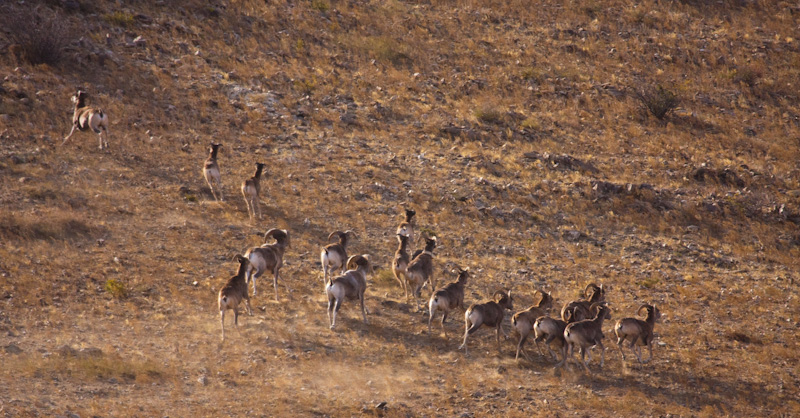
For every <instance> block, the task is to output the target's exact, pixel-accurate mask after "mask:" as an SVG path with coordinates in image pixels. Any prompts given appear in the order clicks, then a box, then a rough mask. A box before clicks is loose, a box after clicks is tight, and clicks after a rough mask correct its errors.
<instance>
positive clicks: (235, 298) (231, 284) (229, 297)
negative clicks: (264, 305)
mask: <svg viewBox="0 0 800 418" xmlns="http://www.w3.org/2000/svg"><path fill="white" fill-rule="evenodd" d="M236 261H238V262H239V270H238V271H237V272H236V275H235V276H233V277H231V278H230V279H228V282H227V283H226V284H225V287H223V288H222V289H220V291H219V297H218V302H219V316H220V318H219V320H220V323H221V324H222V341H225V311H226V310H228V309H231V310H233V323H234V324H235V325H236V326H237V327H238V326H239V303H240V302H241V301H242V300H244V302H245V306H246V307H247V313H248V314H250V315H252V314H253V310H252V309H251V308H250V297H249V296H248V295H247V282H246V281H245V275H246V274H247V268H248V267H249V265H250V260H248V259H247V257H245V256H243V255H241V254H237V255H236Z"/></svg>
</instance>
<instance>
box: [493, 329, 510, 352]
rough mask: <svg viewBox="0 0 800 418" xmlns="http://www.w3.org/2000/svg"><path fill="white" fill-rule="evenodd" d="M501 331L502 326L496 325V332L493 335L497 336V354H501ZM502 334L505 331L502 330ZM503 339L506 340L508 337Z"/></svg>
mask: <svg viewBox="0 0 800 418" xmlns="http://www.w3.org/2000/svg"><path fill="white" fill-rule="evenodd" d="M501 330H503V326H502V324H498V325H497V330H496V332H495V335H496V336H497V352H498V353H500V352H502V350H501V348H500V331H501ZM503 334H505V330H503ZM505 337H506V339H508V335H506V336H505Z"/></svg>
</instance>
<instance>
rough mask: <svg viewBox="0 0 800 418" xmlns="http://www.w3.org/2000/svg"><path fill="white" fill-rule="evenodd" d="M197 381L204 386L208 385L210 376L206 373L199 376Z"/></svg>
mask: <svg viewBox="0 0 800 418" xmlns="http://www.w3.org/2000/svg"><path fill="white" fill-rule="evenodd" d="M197 383H200V384H201V385H203V386H206V385H208V377H206V376H205V375H202V376H200V377H198V378H197Z"/></svg>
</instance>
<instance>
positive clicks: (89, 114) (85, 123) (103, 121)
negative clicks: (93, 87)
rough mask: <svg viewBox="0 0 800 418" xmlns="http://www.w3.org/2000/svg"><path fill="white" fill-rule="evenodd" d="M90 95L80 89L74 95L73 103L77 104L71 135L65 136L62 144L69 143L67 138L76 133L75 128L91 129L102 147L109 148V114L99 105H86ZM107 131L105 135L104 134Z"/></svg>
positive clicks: (73, 115)
mask: <svg viewBox="0 0 800 418" xmlns="http://www.w3.org/2000/svg"><path fill="white" fill-rule="evenodd" d="M88 96H89V95H88V94H87V93H86V92H85V91H83V90H81V89H78V91H77V93H75V95H74V96H72V103H74V104H75V108H74V112H73V113H72V130H70V131H69V135H67V137H66V138H64V141H63V142H62V143H61V145H64V144H66V143H67V140H69V139H70V137H72V134H74V133H75V129H78V130H80V131H85V130H87V129H91V130H93V131H94V133H96V134H97V137H98V140H99V141H100V147H99V148H100V149H103V148H108V115H106V113H105V112H103V109H100V108H99V107H92V106H87V105H86V98H87V97H88ZM103 132H105V136H103Z"/></svg>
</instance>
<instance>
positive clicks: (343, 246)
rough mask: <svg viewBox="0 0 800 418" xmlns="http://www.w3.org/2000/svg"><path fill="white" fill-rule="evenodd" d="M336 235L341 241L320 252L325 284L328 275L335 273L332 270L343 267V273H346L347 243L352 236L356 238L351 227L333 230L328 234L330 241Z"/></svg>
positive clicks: (327, 246)
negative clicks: (344, 229)
mask: <svg viewBox="0 0 800 418" xmlns="http://www.w3.org/2000/svg"><path fill="white" fill-rule="evenodd" d="M334 236H336V237H338V238H339V242H338V243H333V244H328V245H326V246H325V247H323V248H322V251H321V252H320V254H319V261H320V263H321V264H322V283H323V284H325V283H327V282H328V277H329V276H330V275H332V274H333V273H331V272H332V271H333V270H334V269H337V270H338V269H341V270H342V273H344V271H345V268H346V263H345V261H346V260H347V244H348V242H349V240H350V237H351V236H352V237H353V238H356V233H355V232H353V231H351V230H349V229H348V230H347V231H344V232H342V231H333V232H331V233H330V235H328V241H330V240H331V238H333V237H334Z"/></svg>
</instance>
